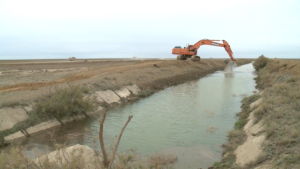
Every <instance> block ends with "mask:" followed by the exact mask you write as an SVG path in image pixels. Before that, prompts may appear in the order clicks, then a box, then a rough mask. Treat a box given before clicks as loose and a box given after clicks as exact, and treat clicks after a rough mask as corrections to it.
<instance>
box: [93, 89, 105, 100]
mask: <svg viewBox="0 0 300 169" xmlns="http://www.w3.org/2000/svg"><path fill="white" fill-rule="evenodd" d="M100 93H101V91H97V92H95V94H92V97H96V100H97V101H98V102H104V100H103V99H102V98H101V97H100V95H99V94H100Z"/></svg>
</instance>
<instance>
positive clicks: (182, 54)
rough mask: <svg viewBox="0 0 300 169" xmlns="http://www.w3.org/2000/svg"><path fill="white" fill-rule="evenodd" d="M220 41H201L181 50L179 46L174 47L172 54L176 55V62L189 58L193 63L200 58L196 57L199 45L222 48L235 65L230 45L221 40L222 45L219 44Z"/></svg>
mask: <svg viewBox="0 0 300 169" xmlns="http://www.w3.org/2000/svg"><path fill="white" fill-rule="evenodd" d="M218 41H220V40H211V39H202V40H199V41H198V42H197V43H195V44H194V45H187V46H186V47H184V48H182V47H180V46H175V47H174V48H173V50H172V54H175V55H178V56H177V60H186V59H187V58H191V59H192V60H193V61H197V60H200V57H199V56H197V51H198V49H199V48H200V46H201V45H211V46H217V47H224V48H225V50H226V52H227V53H228V55H229V57H230V59H231V60H232V61H233V62H234V64H236V63H235V59H234V57H233V52H232V50H231V48H230V45H229V44H228V42H227V41H226V40H222V41H223V43H219V42H218Z"/></svg>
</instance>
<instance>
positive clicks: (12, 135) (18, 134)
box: [4, 131, 25, 141]
mask: <svg viewBox="0 0 300 169" xmlns="http://www.w3.org/2000/svg"><path fill="white" fill-rule="evenodd" d="M22 137H25V135H24V134H23V133H22V132H20V131H18V132H16V133H13V134H10V135H8V136H6V137H4V139H5V140H6V141H11V140H14V139H17V138H22Z"/></svg>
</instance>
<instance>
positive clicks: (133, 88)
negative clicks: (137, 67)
mask: <svg viewBox="0 0 300 169" xmlns="http://www.w3.org/2000/svg"><path fill="white" fill-rule="evenodd" d="M125 87H126V88H127V89H128V90H129V91H131V92H132V93H133V94H134V95H137V94H138V93H139V92H140V91H141V89H140V88H139V87H137V85H131V86H125Z"/></svg>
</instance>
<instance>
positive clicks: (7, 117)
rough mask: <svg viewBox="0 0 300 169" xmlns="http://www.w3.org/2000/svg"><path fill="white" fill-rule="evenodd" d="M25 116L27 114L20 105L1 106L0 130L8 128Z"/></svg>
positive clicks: (25, 117)
mask: <svg viewBox="0 0 300 169" xmlns="http://www.w3.org/2000/svg"><path fill="white" fill-rule="evenodd" d="M27 118H28V115H27V113H26V112H25V110H24V109H23V108H22V107H15V108H11V107H7V108H2V109H0V131H3V130H6V129H10V128H12V127H13V126H14V125H15V124H17V123H19V122H21V121H24V120H26V119H27Z"/></svg>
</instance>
